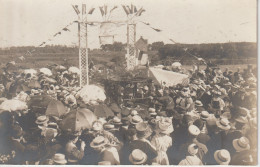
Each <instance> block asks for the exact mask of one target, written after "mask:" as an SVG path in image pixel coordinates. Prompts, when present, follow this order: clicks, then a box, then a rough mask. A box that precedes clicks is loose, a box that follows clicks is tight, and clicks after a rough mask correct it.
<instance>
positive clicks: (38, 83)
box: [0, 64, 257, 165]
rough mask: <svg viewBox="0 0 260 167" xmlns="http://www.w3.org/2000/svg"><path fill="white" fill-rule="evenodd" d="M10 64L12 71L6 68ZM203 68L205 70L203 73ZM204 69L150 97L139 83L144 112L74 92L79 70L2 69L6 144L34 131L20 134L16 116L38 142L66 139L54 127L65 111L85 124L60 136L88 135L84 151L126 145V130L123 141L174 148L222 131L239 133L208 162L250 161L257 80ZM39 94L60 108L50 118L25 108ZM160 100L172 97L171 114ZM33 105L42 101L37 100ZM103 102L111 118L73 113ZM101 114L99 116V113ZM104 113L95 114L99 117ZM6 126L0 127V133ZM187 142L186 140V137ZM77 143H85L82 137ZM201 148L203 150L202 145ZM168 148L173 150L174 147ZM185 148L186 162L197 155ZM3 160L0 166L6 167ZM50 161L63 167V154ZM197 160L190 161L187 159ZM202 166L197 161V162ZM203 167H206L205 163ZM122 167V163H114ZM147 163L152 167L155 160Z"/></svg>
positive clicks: (92, 88)
mask: <svg viewBox="0 0 260 167" xmlns="http://www.w3.org/2000/svg"><path fill="white" fill-rule="evenodd" d="M9 66H11V65H10V64H9ZM206 70H208V71H207V72H205V71H206ZM206 70H203V71H204V72H202V70H200V71H192V72H191V73H190V84H189V85H188V86H183V85H177V86H176V87H160V86H158V88H157V91H158V92H156V93H155V92H152V93H151V87H150V86H149V85H144V86H143V87H142V88H141V89H143V92H150V94H149V93H148V94H149V96H148V97H147V98H143V101H142V103H144V104H145V105H144V106H145V107H143V106H141V105H140V103H139V104H135V101H134V100H133V101H129V102H127V103H118V104H116V103H117V102H114V101H113V102H107V101H105V100H106V99H107V94H106V92H105V91H104V90H103V89H102V88H100V86H97V85H87V86H85V87H83V88H82V89H80V88H78V87H77V86H76V85H77V84H78V79H79V69H78V68H76V67H70V68H66V67H63V66H60V65H55V66H53V67H48V68H41V69H39V70H38V71H37V70H33V69H26V70H23V71H19V72H17V71H12V70H10V69H9V67H8V66H7V67H6V68H5V73H4V74H3V75H4V76H5V78H8V81H9V82H3V80H2V83H0V84H1V85H0V88H1V87H2V88H1V90H0V93H1V97H2V98H1V100H0V103H1V104H0V117H1V116H2V115H4V114H6V113H7V112H8V113H11V114H12V119H13V121H12V122H11V123H10V124H12V129H11V130H10V132H11V134H10V137H11V138H12V139H13V140H19V141H21V140H22V139H23V137H24V136H26V135H28V134H30V135H32V138H33V137H35V138H37V137H39V136H33V134H34V133H32V132H31V131H30V130H28V129H30V128H27V131H26V130H24V129H26V127H23V125H24V124H26V123H24V122H23V123H20V122H19V121H20V119H19V118H20V117H23V116H25V117H26V116H27V115H29V114H28V112H29V113H30V114H31V113H34V114H35V120H33V122H34V123H35V124H36V129H40V132H41V133H40V135H41V136H43V137H44V138H46V139H47V140H50V141H52V140H55V138H58V137H59V136H61V135H63V133H64V134H65V132H64V131H63V129H62V124H61V123H60V122H62V120H64V118H66V116H67V114H68V113H71V112H75V113H76V114H74V115H73V116H71V118H73V119H74V120H75V123H73V124H72V125H73V126H75V127H79V124H80V123H81V122H84V121H85V120H84V119H83V121H82V118H83V117H84V118H86V121H85V122H87V123H86V126H84V128H78V129H77V128H74V129H72V130H71V131H66V133H71V134H70V135H73V136H78V137H82V136H84V135H85V134H94V136H95V137H94V138H93V140H91V141H89V145H88V147H91V148H93V149H98V148H104V147H107V146H110V147H117V146H119V145H120V144H122V145H124V144H126V143H124V142H128V141H124V140H120V139H122V136H120V134H121V133H120V132H122V131H126V132H127V135H128V136H131V137H133V138H134V137H136V138H137V139H140V140H142V139H145V140H150V139H151V138H152V137H153V136H155V135H158V134H160V135H167V136H170V137H171V138H172V139H173V142H175V139H176V141H178V142H180V143H179V145H181V144H184V143H182V141H183V142H185V141H186V138H185V139H183V140H182V139H178V137H179V136H178V135H176V134H180V133H185V134H186V133H187V134H189V136H193V137H195V138H197V139H198V140H199V137H201V134H205V135H208V136H210V137H212V136H214V135H215V134H221V135H222V132H225V134H229V133H233V132H234V131H239V133H240V134H241V135H240V137H237V138H234V139H233V140H232V142H231V144H232V149H234V150H235V152H234V151H232V150H229V149H227V148H224V147H223V148H222V147H220V148H218V149H215V150H213V152H214V153H212V154H211V155H209V156H210V157H212V158H214V162H212V164H213V165H216V164H220V165H228V164H230V163H231V162H232V157H233V156H234V155H235V154H236V153H239V152H243V151H251V152H250V156H253V157H254V155H253V153H252V152H254V151H255V149H256V147H255V146H256V145H255V142H256V138H254V137H256V136H255V134H254V132H255V131H256V129H257V109H256V101H254V100H256V79H255V77H254V75H253V74H252V72H251V71H250V68H249V67H248V69H247V70H246V71H244V72H240V71H237V72H236V73H234V74H233V73H230V72H229V71H228V70H227V71H225V72H224V73H222V72H221V71H220V70H219V69H211V68H209V69H208V68H207V69H206ZM19 84H20V85H19ZM131 88H132V87H131ZM42 95H46V96H48V97H51V99H50V101H49V102H48V104H51V103H52V102H54V101H55V100H56V101H55V105H56V104H57V106H58V107H56V109H57V110H62V113H58V114H56V115H52V114H53V113H52V111H53V110H48V109H47V108H45V109H46V110H47V111H46V112H44V113H37V110H40V109H41V107H39V109H35V108H34V109H32V107H31V106H32V105H31V104H30V100H31V99H33V98H34V97H37V96H40V97H42ZM203 95H205V96H203ZM119 96H120V95H119ZM165 97H167V98H168V99H169V98H171V99H172V101H173V103H174V105H173V107H172V108H169V107H168V106H169V101H166V102H165V101H163V99H165ZM203 97H206V98H203ZM147 99H149V102H147ZM187 99H189V100H187ZM110 100H111V99H110ZM57 101H58V102H57ZM40 102H41V100H39V103H40ZM105 103H109V104H105ZM102 104H105V105H107V106H110V108H109V111H110V112H112V113H113V114H112V115H108V116H104V117H102V116H95V117H93V119H92V120H91V121H90V120H88V119H87V116H86V115H84V112H83V111H81V112H80V109H82V108H84V109H86V108H87V109H89V111H90V112H91V113H92V114H95V107H93V106H95V105H102ZM187 104H189V105H190V107H189V108H185V107H186V106H187ZM33 105H36V108H37V105H38V104H33ZM61 106H62V107H61ZM142 107H143V108H142ZM54 108H55V107H54ZM102 109H104V110H105V108H102ZM65 110H66V111H65ZM104 110H102V112H104V113H105V111H104ZM49 112H50V113H49ZM47 113H48V114H47ZM96 113H97V112H96ZM1 114H2V115H1ZM69 118H70V117H69ZM28 121H29V120H28ZM68 122H69V121H68ZM70 122H72V121H70ZM2 124H4V119H2V118H1V125H2ZM5 127H6V126H1V128H5ZM86 127H87V128H86ZM6 130H7V129H1V135H2V134H5V133H3V132H6ZM8 130H9V129H8ZM251 132H252V133H251ZM223 134H224V133H223ZM118 135H119V136H118ZM211 135H212V136H211ZM180 136H181V135H180ZM186 137H187V138H188V136H186ZM180 138H181V137H180ZM177 139H178V140H177ZM57 140H58V139H57ZM81 140H84V138H82V139H81ZM210 140H215V139H210ZM219 140H222V139H219ZM27 142H30V141H27ZM204 144H205V145H206V146H208V145H207V144H206V143H204ZM177 145H178V144H177ZM174 147H178V146H176V145H174ZM209 147H210V146H209ZM185 149H186V150H185V152H186V154H187V156H191V157H197V156H198V154H199V152H200V146H199V145H198V144H196V143H195V142H193V143H189V145H188V147H186V148H185ZM173 151H175V152H178V151H177V149H176V150H174V149H173ZM5 155H6V156H8V157H14V156H15V155H14V154H10V153H9V154H5ZM11 155H12V156H11ZM1 156H2V155H1ZM86 156H88V155H86ZM119 156H120V155H119ZM171 156H172V155H171V154H168V157H169V159H170V162H171V163H172V162H173V161H172V160H171V159H174V158H172V157H171ZM246 156H247V155H245V157H246ZM4 157H5V156H4ZM198 157H199V156H198ZM254 158H255V157H254ZM254 158H253V160H250V162H252V164H253V162H256V160H255V159H254ZM5 159H6V157H5ZM9 159H10V158H9ZM9 159H7V160H5V161H4V162H3V161H2V162H3V163H8V161H9ZM148 159H149V156H148V155H147V154H146V153H145V152H144V151H143V150H141V149H134V150H131V152H130V153H129V156H128V160H129V162H130V163H131V164H133V165H142V164H147V163H148ZM250 159H252V158H250ZM50 160H51V161H52V164H66V163H67V162H68V161H67V160H68V157H67V155H66V154H65V153H64V152H62V151H59V152H56V153H54V154H53V156H52V158H51V159H50ZM180 160H181V159H179V161H180ZM197 160H198V159H196V158H195V159H194V161H197ZM201 161H203V160H202V159H201ZM178 163H179V162H174V163H172V164H175V165H176V164H178ZM202 163H203V164H206V162H202ZM97 164H99V165H109V164H111V162H110V161H100V162H98V163H97ZM97 164H93V165H97ZM121 164H122V165H123V164H124V162H121ZM149 164H152V165H159V164H158V163H155V162H153V163H149Z"/></svg>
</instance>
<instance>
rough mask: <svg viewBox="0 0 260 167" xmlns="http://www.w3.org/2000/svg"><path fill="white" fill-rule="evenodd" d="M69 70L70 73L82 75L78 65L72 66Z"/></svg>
mask: <svg viewBox="0 0 260 167" xmlns="http://www.w3.org/2000/svg"><path fill="white" fill-rule="evenodd" d="M68 71H69V72H70V73H73V74H78V75H80V70H79V68H78V67H70V68H69V70H68Z"/></svg>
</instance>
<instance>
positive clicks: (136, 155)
mask: <svg viewBox="0 0 260 167" xmlns="http://www.w3.org/2000/svg"><path fill="white" fill-rule="evenodd" d="M146 160H147V155H146V154H145V153H144V152H143V151H142V150H139V149H135V150H133V151H132V153H131V154H130V156H129V161H130V162H131V163H132V164H134V165H141V164H143V163H145V162H146Z"/></svg>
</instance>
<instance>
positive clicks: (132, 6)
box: [131, 4, 134, 13]
mask: <svg viewBox="0 0 260 167" xmlns="http://www.w3.org/2000/svg"><path fill="white" fill-rule="evenodd" d="M131 13H134V5H133V4H131Z"/></svg>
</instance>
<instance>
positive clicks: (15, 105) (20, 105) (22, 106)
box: [0, 99, 28, 112]
mask: <svg viewBox="0 0 260 167" xmlns="http://www.w3.org/2000/svg"><path fill="white" fill-rule="evenodd" d="M0 109H2V110H7V111H10V112H11V111H21V110H27V109H28V106H27V105H26V103H25V102H23V101H20V100H16V99H12V100H5V101H4V102H3V103H2V104H1V105H0Z"/></svg>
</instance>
